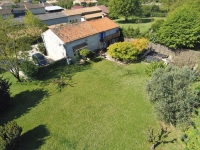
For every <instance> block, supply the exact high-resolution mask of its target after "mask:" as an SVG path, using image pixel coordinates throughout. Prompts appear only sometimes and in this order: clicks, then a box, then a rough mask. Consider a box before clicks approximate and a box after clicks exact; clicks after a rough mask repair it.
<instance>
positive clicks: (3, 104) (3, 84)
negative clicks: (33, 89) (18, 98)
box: [0, 77, 11, 112]
mask: <svg viewBox="0 0 200 150" xmlns="http://www.w3.org/2000/svg"><path fill="white" fill-rule="evenodd" d="M10 85H11V83H9V82H8V80H6V79H3V78H2V77H0V95H1V96H0V112H3V111H4V110H5V109H6V108H7V106H8V103H9V100H10V91H9V89H10Z"/></svg>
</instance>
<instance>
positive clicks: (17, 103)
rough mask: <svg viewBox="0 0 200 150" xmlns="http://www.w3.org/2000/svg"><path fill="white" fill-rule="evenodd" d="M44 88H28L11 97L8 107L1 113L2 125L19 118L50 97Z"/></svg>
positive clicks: (0, 120)
mask: <svg viewBox="0 0 200 150" xmlns="http://www.w3.org/2000/svg"><path fill="white" fill-rule="evenodd" d="M48 96H49V94H48V91H46V90H44V89H34V90H32V91H30V90H26V91H23V92H21V93H18V94H16V95H15V96H14V97H11V100H10V103H9V106H8V109H7V110H6V111H5V112H4V113H2V114H0V125H2V124H4V123H7V122H8V121H12V120H13V119H16V118H19V117H20V116H22V115H24V114H26V113H28V112H29V111H30V110H31V109H32V108H33V107H35V106H37V105H38V104H39V103H40V102H41V100H42V99H43V98H44V97H48Z"/></svg>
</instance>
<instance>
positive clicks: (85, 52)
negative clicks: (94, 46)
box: [80, 49, 90, 57]
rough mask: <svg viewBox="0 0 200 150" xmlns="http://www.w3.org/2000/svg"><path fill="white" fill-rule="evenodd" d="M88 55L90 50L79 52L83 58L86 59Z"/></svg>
mask: <svg viewBox="0 0 200 150" xmlns="http://www.w3.org/2000/svg"><path fill="white" fill-rule="evenodd" d="M89 54H90V50H89V49H82V50H80V55H81V56H83V57H87V56H88V55H89Z"/></svg>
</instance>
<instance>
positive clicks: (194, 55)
mask: <svg viewBox="0 0 200 150" xmlns="http://www.w3.org/2000/svg"><path fill="white" fill-rule="evenodd" d="M148 49H150V50H152V51H155V52H158V53H161V54H165V55H168V56H169V59H170V60H171V63H172V64H174V65H177V66H189V67H190V68H193V69H195V68H196V67H197V66H198V62H199V58H200V52H199V51H194V50H190V49H180V50H176V51H173V50H171V49H169V48H168V47H166V46H163V45H160V44H155V43H152V42H149V45H148Z"/></svg>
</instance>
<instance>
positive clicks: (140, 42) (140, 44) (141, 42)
mask: <svg viewBox="0 0 200 150" xmlns="http://www.w3.org/2000/svg"><path fill="white" fill-rule="evenodd" d="M132 43H133V46H134V47H135V48H136V49H137V50H138V51H139V53H142V52H143V51H144V50H145V49H147V47H148V44H149V40H147V39H145V38H141V39H134V40H133V41H132Z"/></svg>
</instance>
